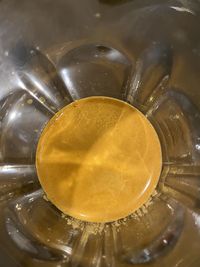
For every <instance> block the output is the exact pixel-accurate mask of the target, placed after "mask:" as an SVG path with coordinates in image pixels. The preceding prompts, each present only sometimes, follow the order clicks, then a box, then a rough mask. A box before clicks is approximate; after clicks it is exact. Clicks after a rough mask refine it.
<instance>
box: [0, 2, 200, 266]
mask: <svg viewBox="0 0 200 267" xmlns="http://www.w3.org/2000/svg"><path fill="white" fill-rule="evenodd" d="M0 22H1V23H0V36H1V43H0V88H1V90H0V144H1V145H0V161H1V162H0V200H1V202H0V206H1V209H0V214H1V216H0V240H1V242H0V263H1V265H2V266H9V267H10V266H11V267H17V266H28V267H33V266H37V267H47V266H48V267H64V266H65V267H66V266H72V267H75V266H81V267H83V266H85V267H88V266H91V267H92V266H93V267H115V266H116V267H118V266H119V267H126V266H138V267H139V266H146V264H147V263H148V266H150V267H157V266H163V267H169V266H176V267H186V266H187V267H188V266H190V267H197V266H199V265H200V254H199V249H200V214H199V213H200V210H199V207H200V202H199V200H200V197H199V191H200V177H199V176H200V108H199V107H200V93H199V84H200V76H199V73H200V58H199V56H200V45H199V44H200V34H199V23H200V4H199V2H198V1H187V0H177V1H172V0H171V1H156V0H148V1H147V0H143V1H141V0H135V1H134V0H132V1H129V0H99V1H97V0H95V1H94V0H85V1H78V0H75V1H70V0H59V1H53V0H35V1H25V0H20V1H19V0H18V1H17V0H11V1H1V2H0ZM88 96H110V97H114V98H117V99H121V100H124V101H127V102H128V103H130V104H132V105H134V106H135V107H137V108H138V109H139V110H140V111H141V112H143V114H145V116H146V117H147V118H148V119H149V120H150V121H151V122H152V124H153V125H154V127H155V129H156V131H157V133H158V135H159V138H160V142H161V145H162V151H163V166H162V173H161V177H160V180H159V184H158V187H157V190H156V194H155V195H154V196H152V199H151V201H150V203H149V204H148V205H146V206H143V207H142V208H141V209H139V210H138V211H137V212H136V213H134V215H133V216H131V217H128V218H127V220H126V221H123V222H122V223H121V224H120V227H118V226H117V225H116V224H115V225H113V224H109V223H108V224H105V225H104V226H103V228H102V229H101V231H99V232H97V233H95V234H93V233H92V234H90V233H89V231H88V227H89V224H87V223H81V224H77V225H76V226H74V225H71V224H69V223H68V220H67V218H66V217H63V216H62V214H61V213H60V212H59V211H58V210H57V209H56V208H55V207H54V206H53V205H52V204H51V203H50V202H49V201H47V199H45V197H44V193H43V191H42V190H41V187H40V185H39V183H38V178H37V175H36V170H35V152H36V146H37V143H38V139H39V137H40V134H41V132H42V129H43V128H44V126H45V124H46V123H47V122H48V121H49V119H50V118H51V117H52V116H53V115H54V114H55V113H56V112H57V111H59V110H60V109H61V108H62V107H64V106H65V105H67V104H69V103H71V102H72V101H74V100H76V99H80V98H83V97H88Z"/></svg>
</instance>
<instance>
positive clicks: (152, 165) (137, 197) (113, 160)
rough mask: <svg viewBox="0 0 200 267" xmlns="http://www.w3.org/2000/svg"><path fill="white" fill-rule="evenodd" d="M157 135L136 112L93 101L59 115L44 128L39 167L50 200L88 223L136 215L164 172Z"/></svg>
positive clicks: (106, 100) (101, 99) (99, 99)
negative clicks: (136, 211) (161, 172)
mask: <svg viewBox="0 0 200 267" xmlns="http://www.w3.org/2000/svg"><path fill="white" fill-rule="evenodd" d="M161 165H162V155H161V147H160V142H159V139H158V136H157V134H156V132H155V130H154V128H153V127H152V125H151V124H150V122H149V121H148V120H147V119H146V117H145V116H144V115H143V114H142V113H141V112H139V111H138V110H137V109H136V108H134V107H132V106H130V105H129V104H127V103H125V102H123V101H119V100H116V99H113V98H108V97H89V98H85V99H81V100H78V101H75V102H73V103H72V104H70V105H68V106H66V107H64V108H63V109H62V110H60V111H59V112H58V113H57V114H56V115H55V116H54V117H53V118H52V119H51V120H50V122H49V123H48V124H47V126H46V127H45V129H44V131H43V133H42V135H41V137H40V140H39V144H38V148H37V154H36V167H37V172H38V176H39V180H40V183H41V185H42V187H43V190H44V191H45V192H46V194H47V197H48V199H49V200H50V201H51V202H52V203H53V204H54V205H55V206H56V207H57V208H58V209H60V210H61V211H62V212H64V213H65V214H68V215H70V216H72V217H75V218H77V219H81V220H84V221H90V222H110V221H114V220H117V219H120V218H123V217H126V216H127V215H129V214H131V213H133V212H134V211H135V210H137V209H138V208H139V207H141V206H142V205H143V204H144V203H145V202H146V201H147V200H148V198H149V197H150V195H151V194H152V193H153V191H154V189H155V187H156V185H157V182H158V179H159V175H160V171H161Z"/></svg>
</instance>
